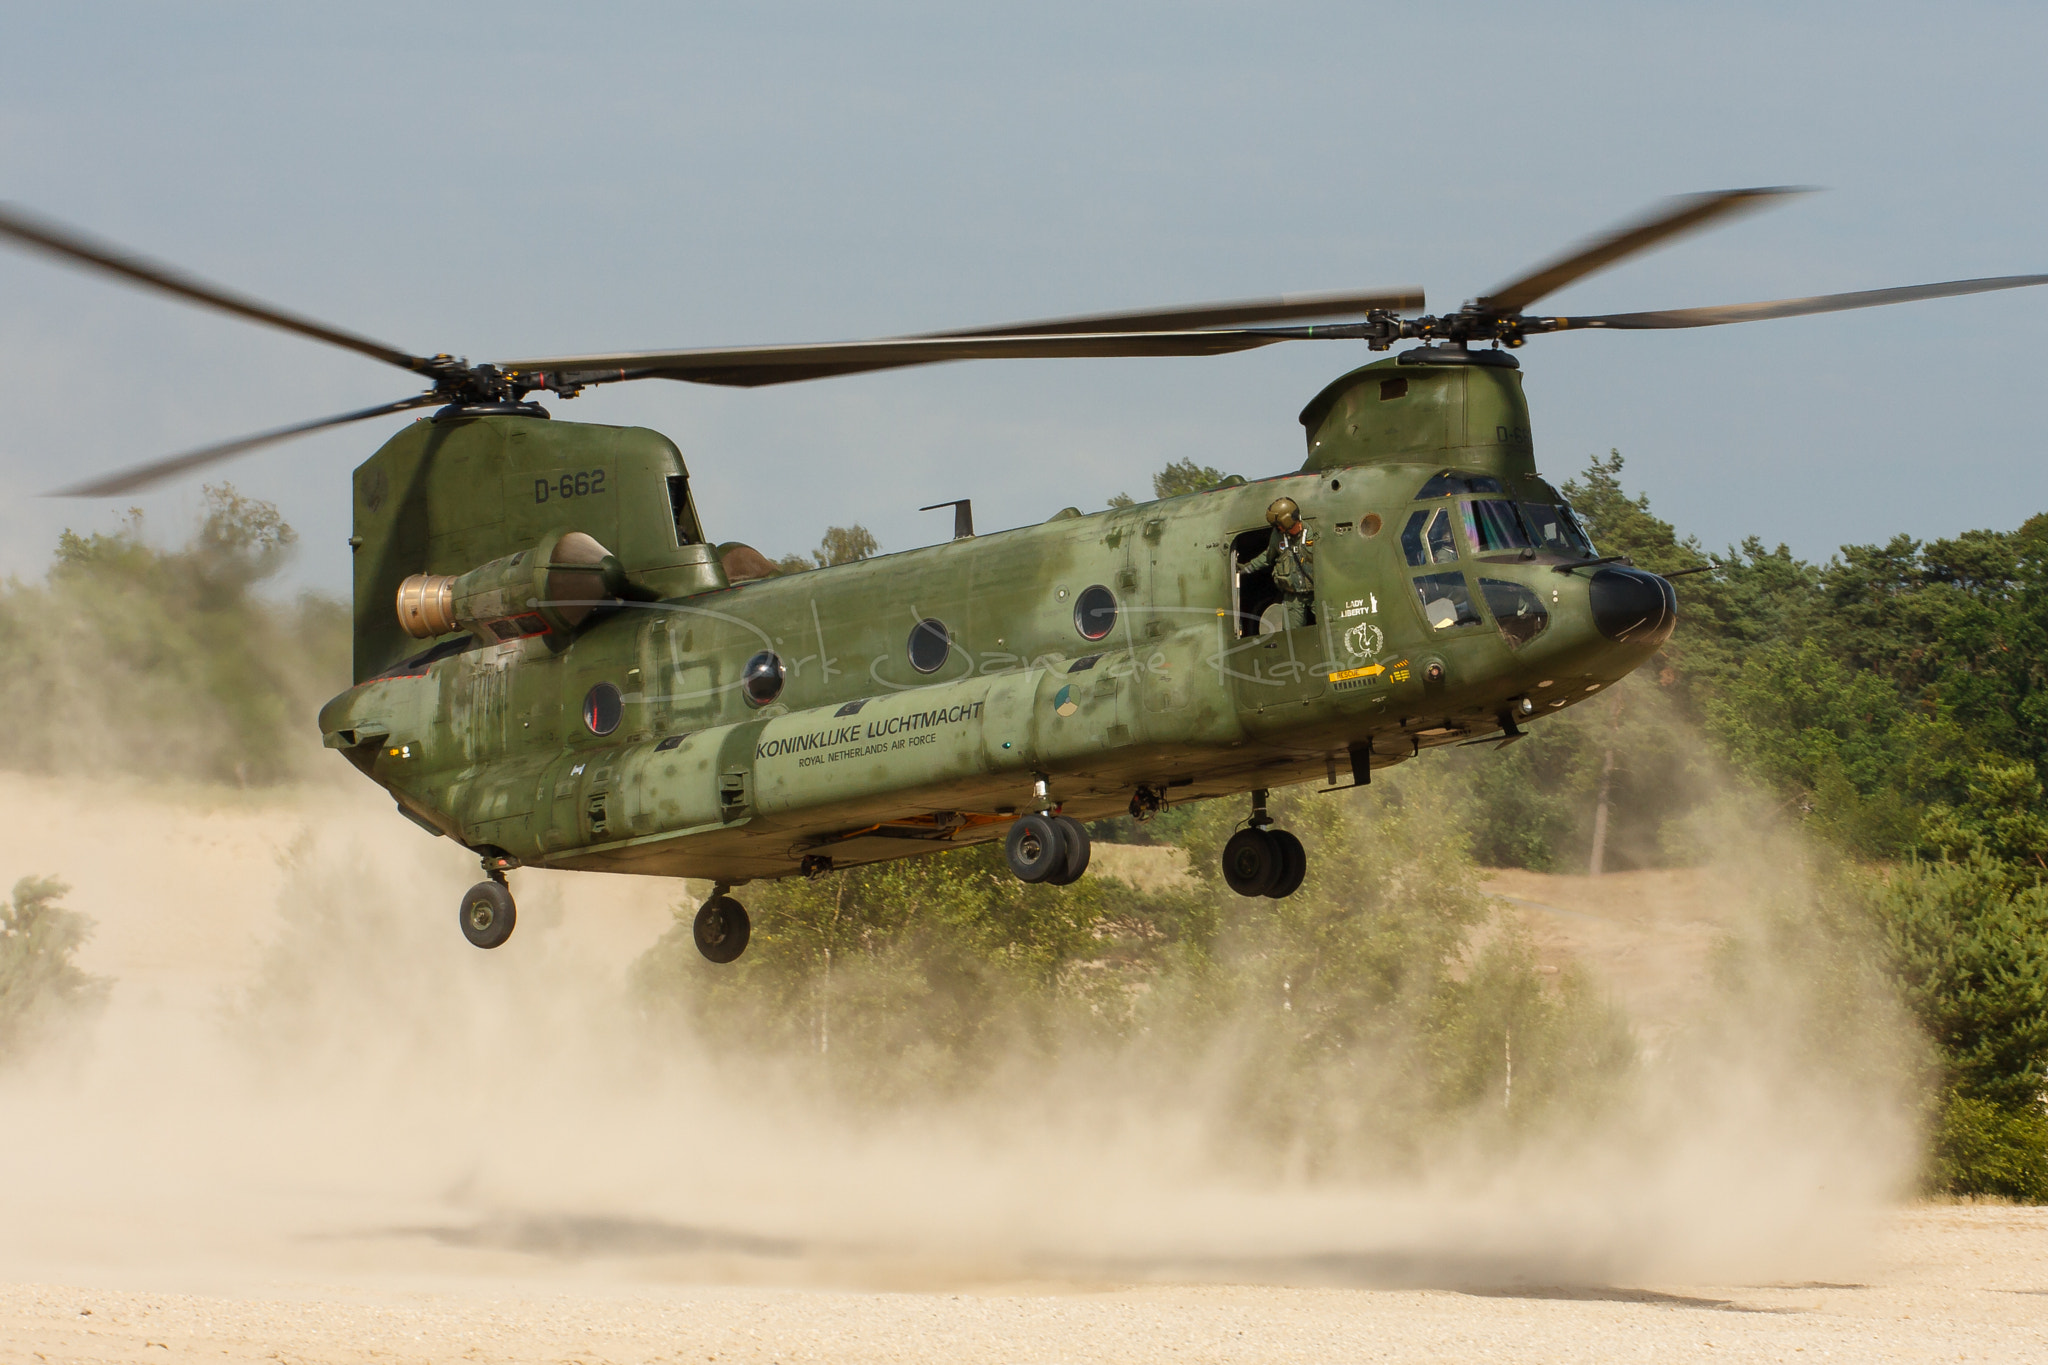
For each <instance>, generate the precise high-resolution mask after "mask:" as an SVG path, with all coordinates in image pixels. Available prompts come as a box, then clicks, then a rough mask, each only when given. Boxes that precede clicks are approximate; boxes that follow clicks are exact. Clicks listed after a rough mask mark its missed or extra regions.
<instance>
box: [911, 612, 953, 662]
mask: <svg viewBox="0 0 2048 1365" xmlns="http://www.w3.org/2000/svg"><path fill="white" fill-rule="evenodd" d="M952 652H953V634H952V632H951V631H949V630H947V629H946V623H945V622H944V621H940V620H935V619H934V618H932V617H929V616H927V617H925V618H924V620H922V621H919V622H918V623H917V624H916V625H914V626H912V627H911V628H910V666H911V667H912V668H914V669H916V670H917V671H918V672H920V673H936V672H938V671H939V670H940V669H941V668H943V667H945V664H946V658H947V656H948V655H950V654H951V653H952Z"/></svg>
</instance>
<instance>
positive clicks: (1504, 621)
mask: <svg viewBox="0 0 2048 1365" xmlns="http://www.w3.org/2000/svg"><path fill="white" fill-rule="evenodd" d="M1479 592H1480V595H1481V596H1482V597H1484V598H1485V599H1486V607H1487V610H1489V611H1491V612H1492V613H1493V619H1494V620H1495V622H1497V623H1498V624H1499V626H1500V633H1501V634H1502V635H1505V636H1507V639H1508V643H1509V644H1510V645H1512V646H1514V647H1515V648H1517V649H1519V648H1521V647H1522V646H1523V645H1526V644H1528V643H1529V642H1530V641H1531V640H1533V639H1535V638H1536V637H1537V636H1539V635H1541V634H1542V633H1543V632H1544V630H1545V629H1546V628H1547V627H1548V626H1549V625H1550V613H1549V611H1547V610H1545V608H1544V606H1543V599H1542V598H1541V597H1538V596H1537V595H1536V594H1535V593H1534V592H1533V591H1531V590H1530V589H1529V588H1528V587H1527V586H1526V585H1525V584H1521V583H1510V582H1507V581H1506V580H1504V579H1499V578H1482V579H1480V580H1479Z"/></svg>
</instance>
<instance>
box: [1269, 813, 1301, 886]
mask: <svg viewBox="0 0 2048 1365" xmlns="http://www.w3.org/2000/svg"><path fill="white" fill-rule="evenodd" d="M1266 837H1267V838H1268V839H1271V840H1272V841H1273V842H1274V844H1276V845H1277V846H1278V847H1279V849H1280V875H1279V876H1277V877H1275V878H1274V879H1273V885H1272V886H1271V887H1270V888H1269V889H1268V890H1267V892H1266V894H1267V895H1269V896H1271V897H1272V898H1273V899H1274V900H1276V901H1282V900H1286V899H1287V898H1288V897H1289V896H1291V895H1293V894H1294V893H1295V892H1296V891H1299V890H1300V889H1301V879H1302V878H1303V877H1305V876H1307V875H1308V850H1307V849H1305V848H1303V847H1302V846H1301V840H1299V839H1297V838H1295V837H1294V836H1293V835H1292V834H1289V833H1288V832H1287V831H1286V830H1284V829H1269V830H1267V831H1266Z"/></svg>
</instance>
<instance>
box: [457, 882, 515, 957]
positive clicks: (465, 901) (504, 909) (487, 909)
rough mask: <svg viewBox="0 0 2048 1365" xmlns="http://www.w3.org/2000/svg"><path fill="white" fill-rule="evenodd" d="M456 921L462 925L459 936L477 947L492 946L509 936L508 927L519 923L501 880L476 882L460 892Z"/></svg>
mask: <svg viewBox="0 0 2048 1365" xmlns="http://www.w3.org/2000/svg"><path fill="white" fill-rule="evenodd" d="M457 921H458V922H459V923H460V924H461V925H462V936H463V937H464V938H466V939H468V940H469V941H470V942H471V943H473V944H475V945H476V946H477V947H479V948H496V947H498V946H499V945H501V944H503V943H504V941H505V940H506V939H508V938H510V937H512V927H513V926H514V925H515V924H517V923H518V922H519V910H518V907H517V906H515V905H513V903H512V893H511V892H510V891H507V890H506V889H505V884H504V883H503V882H478V883H477V884H476V885H475V886H472V887H471V888H469V890H467V891H465V892H463V893H462V909H461V911H460V913H459V914H458V916H457Z"/></svg>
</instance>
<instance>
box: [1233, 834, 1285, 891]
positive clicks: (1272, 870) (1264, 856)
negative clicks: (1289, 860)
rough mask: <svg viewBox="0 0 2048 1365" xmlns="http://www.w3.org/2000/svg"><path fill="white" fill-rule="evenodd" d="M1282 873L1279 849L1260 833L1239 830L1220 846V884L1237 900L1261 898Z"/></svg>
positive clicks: (1278, 846) (1270, 836)
mask: <svg viewBox="0 0 2048 1365" xmlns="http://www.w3.org/2000/svg"><path fill="white" fill-rule="evenodd" d="M1282 869H1283V864H1282V862H1281V856H1280V845H1279V844H1278V843H1277V842H1276V841H1275V840H1274V838H1273V836H1272V835H1270V834H1268V833H1267V832H1266V831H1265V830H1262V829H1241V830H1239V831H1238V832H1237V833H1235V834H1233V835H1231V836H1230V842H1229V843H1227V844H1225V845H1224V846H1223V880H1224V881H1225V882H1227V883H1229V884H1230V889H1231V890H1232V891H1235V892H1236V893H1237V894H1238V895H1240V896H1264V895H1267V894H1268V888H1270V887H1272V886H1274V885H1275V884H1277V882H1278V881H1279V878H1280V873H1281V871H1282Z"/></svg>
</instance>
